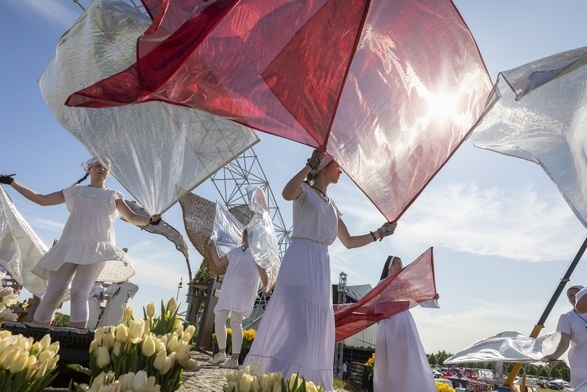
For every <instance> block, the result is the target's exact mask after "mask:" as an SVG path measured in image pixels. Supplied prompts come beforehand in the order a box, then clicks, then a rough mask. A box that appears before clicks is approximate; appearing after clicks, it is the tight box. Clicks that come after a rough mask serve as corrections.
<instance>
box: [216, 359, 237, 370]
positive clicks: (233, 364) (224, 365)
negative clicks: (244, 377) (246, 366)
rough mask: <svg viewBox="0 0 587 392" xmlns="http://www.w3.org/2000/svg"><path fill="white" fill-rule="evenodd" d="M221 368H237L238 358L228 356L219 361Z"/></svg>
mask: <svg viewBox="0 0 587 392" xmlns="http://www.w3.org/2000/svg"><path fill="white" fill-rule="evenodd" d="M219 366H220V367H221V368H225V369H238V360H237V359H233V358H228V359H227V360H226V362H224V363H221V364H220V365H219Z"/></svg>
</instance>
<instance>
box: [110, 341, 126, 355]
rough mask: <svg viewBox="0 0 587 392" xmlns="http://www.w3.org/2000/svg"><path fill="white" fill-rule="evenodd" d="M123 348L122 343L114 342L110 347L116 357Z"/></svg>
mask: <svg viewBox="0 0 587 392" xmlns="http://www.w3.org/2000/svg"><path fill="white" fill-rule="evenodd" d="M123 348H124V346H123V345H122V343H120V342H114V347H113V348H112V354H114V355H116V356H117V357H120V355H121V354H122V352H123Z"/></svg>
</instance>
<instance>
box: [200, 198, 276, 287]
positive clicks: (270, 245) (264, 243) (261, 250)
mask: <svg viewBox="0 0 587 392" xmlns="http://www.w3.org/2000/svg"><path fill="white" fill-rule="evenodd" d="M247 196H248V198H249V209H250V210H251V211H252V212H253V216H252V218H251V220H250V221H249V223H247V225H246V226H245V227H246V229H247V232H248V240H249V248H250V250H251V254H252V256H253V259H254V260H255V262H256V263H257V265H259V266H260V267H261V268H263V269H264V270H265V272H266V273H267V287H266V288H267V289H268V288H271V287H273V284H274V283H275V280H276V279H277V274H278V272H279V266H280V265H281V260H280V258H279V252H278V249H279V248H278V246H277V238H276V236H275V229H274V228H273V222H272V221H271V217H270V215H269V211H268V209H267V202H266V199H265V194H264V193H263V190H262V189H261V188H249V189H247ZM245 227H243V225H241V224H240V222H239V221H238V220H237V219H236V218H235V217H234V216H233V215H232V214H231V213H230V212H229V211H228V210H227V209H226V207H224V206H223V205H221V204H220V203H218V202H217V203H216V215H215V217H214V227H213V229H212V233H211V235H210V239H211V240H214V242H216V246H217V249H218V253H219V254H220V255H221V256H224V255H225V254H226V253H228V252H229V251H230V250H231V249H232V248H234V247H236V246H240V245H242V232H243V230H244V228H245Z"/></svg>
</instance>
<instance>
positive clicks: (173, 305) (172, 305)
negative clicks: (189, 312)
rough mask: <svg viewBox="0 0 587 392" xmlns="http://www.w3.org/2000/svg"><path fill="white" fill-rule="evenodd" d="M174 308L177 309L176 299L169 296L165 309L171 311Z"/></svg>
mask: <svg viewBox="0 0 587 392" xmlns="http://www.w3.org/2000/svg"><path fill="white" fill-rule="evenodd" d="M175 309H177V300H176V299H175V297H171V299H170V300H169V302H167V311H168V312H171V313H173V312H174V311H175ZM178 320H179V319H178Z"/></svg>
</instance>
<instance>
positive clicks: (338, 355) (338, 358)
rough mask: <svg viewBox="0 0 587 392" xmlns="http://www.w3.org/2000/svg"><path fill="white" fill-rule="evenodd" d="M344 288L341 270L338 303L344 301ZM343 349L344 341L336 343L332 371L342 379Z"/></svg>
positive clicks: (344, 283)
mask: <svg viewBox="0 0 587 392" xmlns="http://www.w3.org/2000/svg"><path fill="white" fill-rule="evenodd" d="M346 290H347V286H346V274H345V273H344V272H341V273H340V275H339V277H338V288H337V291H338V301H337V302H338V304H343V303H345V302H346ZM343 350H344V342H342V341H341V342H338V343H336V347H335V353H334V373H335V374H336V375H337V376H338V378H339V379H342V362H343Z"/></svg>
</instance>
